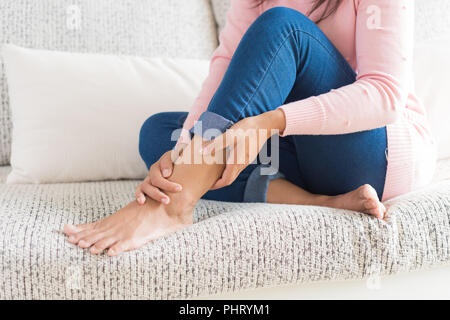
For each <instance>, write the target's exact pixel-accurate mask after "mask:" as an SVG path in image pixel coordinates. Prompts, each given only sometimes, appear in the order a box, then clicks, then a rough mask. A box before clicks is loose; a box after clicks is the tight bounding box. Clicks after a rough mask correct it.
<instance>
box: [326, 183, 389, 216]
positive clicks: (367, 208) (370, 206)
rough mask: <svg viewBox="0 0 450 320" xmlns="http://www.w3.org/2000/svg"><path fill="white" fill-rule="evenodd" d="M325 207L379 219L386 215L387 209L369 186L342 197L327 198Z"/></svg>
mask: <svg viewBox="0 0 450 320" xmlns="http://www.w3.org/2000/svg"><path fill="white" fill-rule="evenodd" d="M324 205H326V206H327V207H332V208H337V209H348V210H353V211H358V212H363V213H367V214H370V215H373V216H375V217H377V218H379V219H383V218H384V215H385V214H386V207H385V206H384V205H383V204H382V203H381V202H380V200H379V199H378V195H377V192H376V191H375V189H374V188H373V187H372V186H371V185H368V184H365V185H363V186H361V187H359V188H358V189H356V190H353V191H351V192H348V193H345V194H342V195H338V196H334V197H327V199H326V200H325V204H324Z"/></svg>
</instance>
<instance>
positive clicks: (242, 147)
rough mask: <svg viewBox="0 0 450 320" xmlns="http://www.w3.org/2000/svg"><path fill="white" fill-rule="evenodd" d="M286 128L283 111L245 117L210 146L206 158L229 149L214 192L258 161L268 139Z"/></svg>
mask: <svg viewBox="0 0 450 320" xmlns="http://www.w3.org/2000/svg"><path fill="white" fill-rule="evenodd" d="M285 127H286V119H285V116H284V112H283V111H282V110H281V109H277V110H274V111H269V112H266V113H263V114H261V115H258V116H255V117H249V118H245V119H243V120H241V121H239V122H237V123H236V124H234V125H233V126H232V127H231V128H230V129H229V130H227V131H226V132H225V133H224V134H222V135H221V136H219V137H217V138H215V139H214V140H213V141H212V142H211V143H209V144H208V145H207V146H206V147H205V148H204V149H203V151H202V153H203V154H204V155H210V154H213V153H214V152H218V151H222V150H224V149H226V148H227V156H226V167H225V170H224V172H223V173H222V177H221V178H220V179H219V180H218V181H217V182H216V184H215V185H214V186H213V187H212V189H211V190H216V189H220V188H223V187H226V186H229V185H231V184H232V183H233V182H234V181H235V180H236V178H237V177H238V176H239V174H240V173H241V172H242V171H243V170H244V169H245V168H246V167H247V166H248V165H249V164H251V163H252V162H253V161H254V160H255V159H256V157H257V156H258V154H259V152H260V151H261V149H262V147H263V146H264V144H265V143H266V142H267V140H268V139H269V138H270V137H271V136H273V135H274V134H277V133H281V132H283V131H284V129H285Z"/></svg>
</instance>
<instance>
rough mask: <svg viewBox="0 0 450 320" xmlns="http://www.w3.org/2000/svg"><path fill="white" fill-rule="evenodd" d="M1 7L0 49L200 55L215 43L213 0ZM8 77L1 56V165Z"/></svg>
mask: <svg viewBox="0 0 450 320" xmlns="http://www.w3.org/2000/svg"><path fill="white" fill-rule="evenodd" d="M0 11H1V14H0V47H1V45H2V44H3V43H5V42H6V43H13V44H16V45H20V46H24V47H30V48H36V49H49V50H61V51H70V52H92V53H107V54H126V55H136V56H144V57H152V56H164V57H176V58H198V59H209V58H210V57H211V54H212V53H213V51H214V49H215V48H216V47H217V33H216V25H215V19H214V15H213V12H212V9H211V3H210V1H209V0H183V1H180V0H139V1H136V0H114V1H111V0H95V1H92V0H39V1H30V0H2V1H1V4H0ZM5 80H6V79H5V74H4V70H3V62H2V60H1V59H0V165H4V164H9V158H10V149H11V128H12V124H11V116H10V110H9V97H8V89H7V86H6V81H5ZM188 108H189V106H186V109H188Z"/></svg>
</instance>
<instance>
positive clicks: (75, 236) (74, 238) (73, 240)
mask: <svg viewBox="0 0 450 320" xmlns="http://www.w3.org/2000/svg"><path fill="white" fill-rule="evenodd" d="M91 233H92V231H91V230H85V231H80V232H78V233H75V234H72V235H71V236H69V242H70V243H73V244H78V242H80V240H81V239H83V238H84V237H87V236H88V235H90V234H91Z"/></svg>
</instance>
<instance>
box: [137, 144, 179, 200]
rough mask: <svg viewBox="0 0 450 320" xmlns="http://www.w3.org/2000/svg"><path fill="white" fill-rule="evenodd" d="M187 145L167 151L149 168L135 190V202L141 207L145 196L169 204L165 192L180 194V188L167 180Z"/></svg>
mask: <svg viewBox="0 0 450 320" xmlns="http://www.w3.org/2000/svg"><path fill="white" fill-rule="evenodd" d="M186 146H187V144H179V145H177V146H176V147H175V149H174V150H171V151H168V152H166V153H165V154H163V156H162V157H161V158H160V159H159V160H158V162H156V163H155V164H153V165H152V166H151V167H150V171H149V173H148V175H147V177H146V178H145V179H144V181H143V182H142V183H141V184H140V185H139V186H138V187H137V188H136V201H137V202H138V203H139V204H140V205H143V204H144V203H145V201H146V196H147V197H149V198H151V199H153V200H155V201H158V202H161V203H163V204H169V203H170V198H169V196H167V194H166V193H165V192H171V193H177V192H181V190H182V189H183V188H182V186H181V185H180V184H178V183H175V182H171V181H169V180H168V178H169V177H170V176H171V175H172V171H173V163H174V162H175V160H176V159H177V158H178V157H179V155H180V153H181V152H182V151H183V149H184V148H185V147H186Z"/></svg>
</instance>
